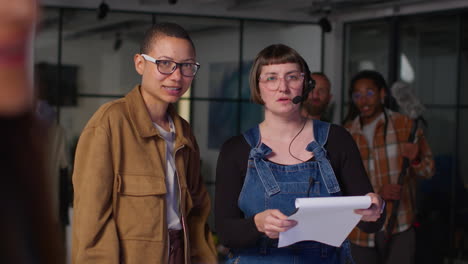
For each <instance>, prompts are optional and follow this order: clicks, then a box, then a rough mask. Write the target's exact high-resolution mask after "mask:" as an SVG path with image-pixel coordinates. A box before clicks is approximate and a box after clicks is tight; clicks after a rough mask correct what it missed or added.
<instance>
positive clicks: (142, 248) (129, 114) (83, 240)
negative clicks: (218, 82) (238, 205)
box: [72, 86, 216, 264]
mask: <svg viewBox="0 0 468 264" xmlns="http://www.w3.org/2000/svg"><path fill="white" fill-rule="evenodd" d="M168 112H169V114H170V115H171V117H172V119H173V121H174V125H175V131H176V139H175V146H174V152H175V154H174V155H175V164H176V169H177V175H178V182H179V194H180V195H179V198H180V200H179V207H180V213H181V224H182V226H183V229H184V238H185V241H186V242H187V243H185V260H186V263H216V251H215V247H214V243H213V240H212V237H211V234H210V231H209V229H208V226H207V224H206V220H207V217H208V214H209V211H210V200H209V197H208V193H207V191H206V188H205V186H204V184H203V180H202V178H201V176H200V156H199V149H198V145H197V143H196V141H195V138H194V136H193V134H192V132H191V129H190V126H189V124H188V123H187V122H186V121H185V120H183V119H182V118H181V117H180V116H179V115H177V113H175V111H174V108H173V107H172V106H170V107H169V109H168ZM165 150H166V149H165V142H164V139H163V138H161V137H160V135H159V131H158V130H157V128H155V127H154V125H153V123H152V121H151V118H150V116H149V113H148V112H147V109H146V106H145V104H144V101H143V98H142V96H141V93H140V87H139V86H136V87H135V88H134V89H133V90H132V91H131V92H130V93H128V94H127V95H126V96H125V97H124V98H122V99H119V100H116V101H113V102H110V103H107V104H105V105H103V106H102V107H101V108H100V109H99V110H98V111H97V112H96V113H95V114H94V115H93V117H92V118H91V120H90V121H89V122H88V124H87V125H86V127H85V128H84V130H83V132H82V134H81V136H80V139H79V142H78V146H77V150H76V156H75V165H74V173H73V187H74V192H75V198H74V217H73V246H72V259H73V263H75V264H79V263H100V264H104V263H112V264H116V263H126V264H133V263H135V264H141V263H167V259H168V251H169V249H168V232H167V223H166V201H165V197H166V178H165V171H166V169H165V168H166V157H165V153H166V151H165Z"/></svg>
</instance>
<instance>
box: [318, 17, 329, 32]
mask: <svg viewBox="0 0 468 264" xmlns="http://www.w3.org/2000/svg"><path fill="white" fill-rule="evenodd" d="M318 24H319V26H320V28H322V31H323V32H325V33H328V32H331V31H332V26H331V24H330V20H328V18H327V17H326V16H324V17H322V18H321V19H320V20H319V21H318Z"/></svg>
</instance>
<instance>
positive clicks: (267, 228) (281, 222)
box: [254, 209, 297, 239]
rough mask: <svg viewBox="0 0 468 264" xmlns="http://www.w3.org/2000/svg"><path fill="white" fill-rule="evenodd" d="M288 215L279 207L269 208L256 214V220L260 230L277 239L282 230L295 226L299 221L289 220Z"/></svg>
mask: <svg viewBox="0 0 468 264" xmlns="http://www.w3.org/2000/svg"><path fill="white" fill-rule="evenodd" d="M287 218H288V217H287V216H286V215H284V214H283V213H281V212H280V211H279V210H278V209H269V210H265V211H263V212H261V213H258V214H256V215H255V216H254V222H255V225H256V226H257V229H258V231H260V232H262V233H265V235H266V236H267V237H269V238H272V239H276V238H278V237H279V233H280V232H284V231H286V230H288V229H290V228H292V227H294V226H295V225H296V224H297V222H296V221H294V220H287Z"/></svg>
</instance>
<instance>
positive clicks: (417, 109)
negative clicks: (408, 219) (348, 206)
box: [383, 82, 424, 259]
mask: <svg viewBox="0 0 468 264" xmlns="http://www.w3.org/2000/svg"><path fill="white" fill-rule="evenodd" d="M391 90H392V92H393V94H394V95H395V99H396V101H397V103H398V104H399V105H400V107H401V108H402V112H403V113H406V114H407V115H408V116H409V117H410V118H412V119H414V122H413V126H412V127H411V132H410V135H409V137H408V142H409V143H414V140H415V138H416V132H417V131H418V125H419V122H420V121H423V122H424V119H423V118H422V116H421V114H422V112H423V111H424V106H423V105H422V104H421V103H420V102H419V100H418V99H417V98H416V97H415V96H414V95H413V94H412V93H411V90H410V89H409V87H408V85H407V84H406V83H403V82H396V83H394V84H393V86H392V89H391ZM409 167H410V160H409V159H408V158H407V157H404V158H403V164H402V165H401V171H400V175H399V176H398V181H397V183H398V184H399V185H400V186H403V183H404V179H405V176H406V175H407V174H408V173H409ZM399 207H400V200H394V201H393V202H392V212H391V214H390V217H389V219H388V222H387V226H386V228H385V233H384V235H385V244H384V252H383V254H384V259H387V258H388V255H389V253H390V244H391V241H392V232H393V229H394V228H395V225H396V222H397V217H398V208H399Z"/></svg>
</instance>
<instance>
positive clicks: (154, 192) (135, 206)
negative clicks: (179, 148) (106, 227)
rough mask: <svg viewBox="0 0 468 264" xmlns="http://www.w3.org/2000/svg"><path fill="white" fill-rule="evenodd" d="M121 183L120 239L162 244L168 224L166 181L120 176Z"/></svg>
mask: <svg viewBox="0 0 468 264" xmlns="http://www.w3.org/2000/svg"><path fill="white" fill-rule="evenodd" d="M117 180H118V186H117V192H118V201H117V208H116V214H117V217H116V219H117V229H118V231H119V236H120V239H122V240H147V241H162V240H163V232H164V228H163V227H164V225H165V224H166V209H165V199H166V185H165V182H164V178H162V177H156V176H150V175H130V174H119V175H118V177H117Z"/></svg>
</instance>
